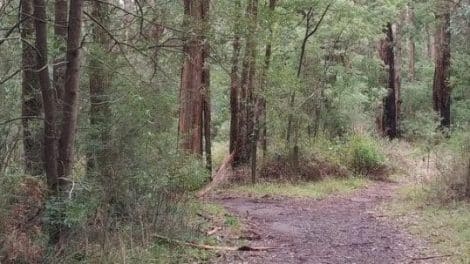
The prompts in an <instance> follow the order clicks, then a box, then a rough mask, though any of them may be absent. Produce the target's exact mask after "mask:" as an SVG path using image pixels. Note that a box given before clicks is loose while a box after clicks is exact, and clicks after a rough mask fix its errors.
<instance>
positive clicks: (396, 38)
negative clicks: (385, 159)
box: [392, 14, 404, 136]
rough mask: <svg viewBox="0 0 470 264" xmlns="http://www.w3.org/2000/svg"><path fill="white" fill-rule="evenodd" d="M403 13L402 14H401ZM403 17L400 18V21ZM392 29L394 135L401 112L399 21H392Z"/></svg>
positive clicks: (398, 126)
mask: <svg viewBox="0 0 470 264" xmlns="http://www.w3.org/2000/svg"><path fill="white" fill-rule="evenodd" d="M402 15H404V14H402ZM403 20H404V18H403V19H402V21H403ZM392 30H393V59H394V62H393V66H394V68H395V76H394V82H395V83H394V90H395V119H396V121H395V123H396V130H397V132H396V136H399V134H400V113H401V65H402V56H401V53H402V45H401V43H402V32H401V23H394V24H393V25H392Z"/></svg>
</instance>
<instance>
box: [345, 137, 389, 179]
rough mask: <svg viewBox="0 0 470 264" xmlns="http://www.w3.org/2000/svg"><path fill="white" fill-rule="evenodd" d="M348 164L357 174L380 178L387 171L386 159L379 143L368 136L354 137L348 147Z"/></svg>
mask: <svg viewBox="0 0 470 264" xmlns="http://www.w3.org/2000/svg"><path fill="white" fill-rule="evenodd" d="M346 153H347V159H348V160H347V163H348V165H349V167H350V168H351V169H352V170H353V172H354V173H355V174H358V175H363V176H372V177H374V178H379V177H382V176H383V174H384V173H383V172H384V170H385V163H384V162H385V158H384V155H383V154H382V153H381V152H380V150H379V146H378V144H377V142H375V141H374V140H373V139H372V138H369V137H366V136H359V135H356V136H353V137H352V138H351V139H350V141H349V142H348V145H347V152H346Z"/></svg>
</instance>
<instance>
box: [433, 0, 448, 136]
mask: <svg viewBox="0 0 470 264" xmlns="http://www.w3.org/2000/svg"><path fill="white" fill-rule="evenodd" d="M443 5H444V6H446V5H447V4H443ZM438 12H441V13H440V14H438V16H437V20H438V24H437V29H436V38H435V39H436V65H435V70H434V83H433V103H434V104H433V105H434V110H435V111H436V112H437V113H438V114H439V116H440V117H441V127H442V128H450V123H451V119H450V104H451V101H450V100H451V99H450V95H451V88H450V85H449V79H450V38H451V33H450V10H449V8H448V7H447V6H446V7H444V8H442V10H439V11H438Z"/></svg>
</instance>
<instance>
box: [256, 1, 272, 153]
mask: <svg viewBox="0 0 470 264" xmlns="http://www.w3.org/2000/svg"><path fill="white" fill-rule="evenodd" d="M276 2H277V0H269V11H270V24H269V39H268V42H267V43H266V51H265V54H264V68H263V73H262V76H261V85H260V88H261V89H260V93H261V95H260V96H259V103H258V105H259V106H258V107H259V121H258V127H259V129H258V131H257V133H256V134H258V133H259V130H261V139H260V140H261V148H262V150H263V157H265V156H266V152H267V149H268V146H267V120H266V116H267V113H266V112H267V109H266V98H265V95H264V94H263V93H264V92H265V91H266V88H267V85H268V72H269V66H270V64H271V56H272V42H273V28H272V23H273V21H272V20H273V13H274V10H275V8H276Z"/></svg>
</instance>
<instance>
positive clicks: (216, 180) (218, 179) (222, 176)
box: [196, 152, 234, 197]
mask: <svg viewBox="0 0 470 264" xmlns="http://www.w3.org/2000/svg"><path fill="white" fill-rule="evenodd" d="M233 156H234V152H232V153H231V154H230V155H228V156H227V157H226V158H225V159H224V161H223V162H222V165H221V166H220V168H219V170H217V172H216V173H215V175H214V176H213V177H212V181H211V182H210V183H209V184H207V185H206V186H205V187H204V188H203V189H202V190H200V191H199V192H198V193H197V194H196V196H197V197H203V196H205V195H206V194H207V193H208V192H209V191H210V190H212V189H214V188H215V187H217V186H219V185H220V184H222V183H223V182H224V181H225V180H227V176H228V168H229V167H230V164H231V163H232V160H233Z"/></svg>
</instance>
